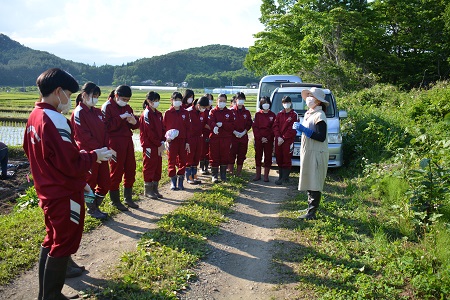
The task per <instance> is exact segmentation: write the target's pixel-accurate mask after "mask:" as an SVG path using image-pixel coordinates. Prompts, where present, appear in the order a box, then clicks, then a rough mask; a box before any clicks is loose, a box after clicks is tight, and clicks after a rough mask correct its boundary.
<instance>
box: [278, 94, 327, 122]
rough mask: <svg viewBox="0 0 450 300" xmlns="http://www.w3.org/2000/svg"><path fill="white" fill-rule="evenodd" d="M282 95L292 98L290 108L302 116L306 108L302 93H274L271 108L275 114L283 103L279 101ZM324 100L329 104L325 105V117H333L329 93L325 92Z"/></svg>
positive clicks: (281, 107)
mask: <svg viewBox="0 0 450 300" xmlns="http://www.w3.org/2000/svg"><path fill="white" fill-rule="evenodd" d="M284 96H289V97H291V100H292V108H293V109H294V110H295V112H296V113H297V114H298V115H299V116H300V117H302V116H303V115H304V114H305V112H306V111H307V110H308V107H307V106H306V102H305V100H304V99H302V95H301V94H299V93H278V92H277V93H275V94H274V97H273V99H272V107H271V110H272V111H273V112H274V113H275V114H277V113H279V112H280V111H281V110H282V109H283V105H282V103H281V100H282V99H283V97H284ZM325 100H327V101H328V102H329V103H330V105H328V107H327V113H326V115H327V117H328V118H333V117H334V114H335V111H334V107H335V106H334V98H333V97H332V95H331V94H327V95H326V96H325Z"/></svg>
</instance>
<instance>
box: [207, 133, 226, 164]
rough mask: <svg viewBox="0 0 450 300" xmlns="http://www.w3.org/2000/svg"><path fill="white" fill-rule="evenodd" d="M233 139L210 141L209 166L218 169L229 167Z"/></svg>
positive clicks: (223, 138)
mask: <svg viewBox="0 0 450 300" xmlns="http://www.w3.org/2000/svg"><path fill="white" fill-rule="evenodd" d="M230 148H231V137H221V138H215V139H211V140H210V141H209V164H210V165H211V167H213V168H216V167H219V166H224V165H228V162H229V161H230Z"/></svg>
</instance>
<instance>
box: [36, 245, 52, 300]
mask: <svg viewBox="0 0 450 300" xmlns="http://www.w3.org/2000/svg"><path fill="white" fill-rule="evenodd" d="M49 253H50V247H49V248H44V247H42V246H41V252H40V253H39V271H38V272H39V295H38V300H42V297H43V295H44V271H45V264H46V263H47V257H48V254H49Z"/></svg>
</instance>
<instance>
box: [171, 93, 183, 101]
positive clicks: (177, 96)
mask: <svg viewBox="0 0 450 300" xmlns="http://www.w3.org/2000/svg"><path fill="white" fill-rule="evenodd" d="M170 99H171V100H174V99H183V96H182V95H181V93H180V92H173V93H172V96H171V97H170Z"/></svg>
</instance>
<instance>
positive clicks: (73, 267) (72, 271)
mask: <svg viewBox="0 0 450 300" xmlns="http://www.w3.org/2000/svg"><path fill="white" fill-rule="evenodd" d="M84 270H86V269H85V267H84V266H79V265H77V263H76V262H74V261H73V259H72V256H69V261H68V262H67V270H66V278H74V277H78V276H81V275H82V274H83V271H84Z"/></svg>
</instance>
